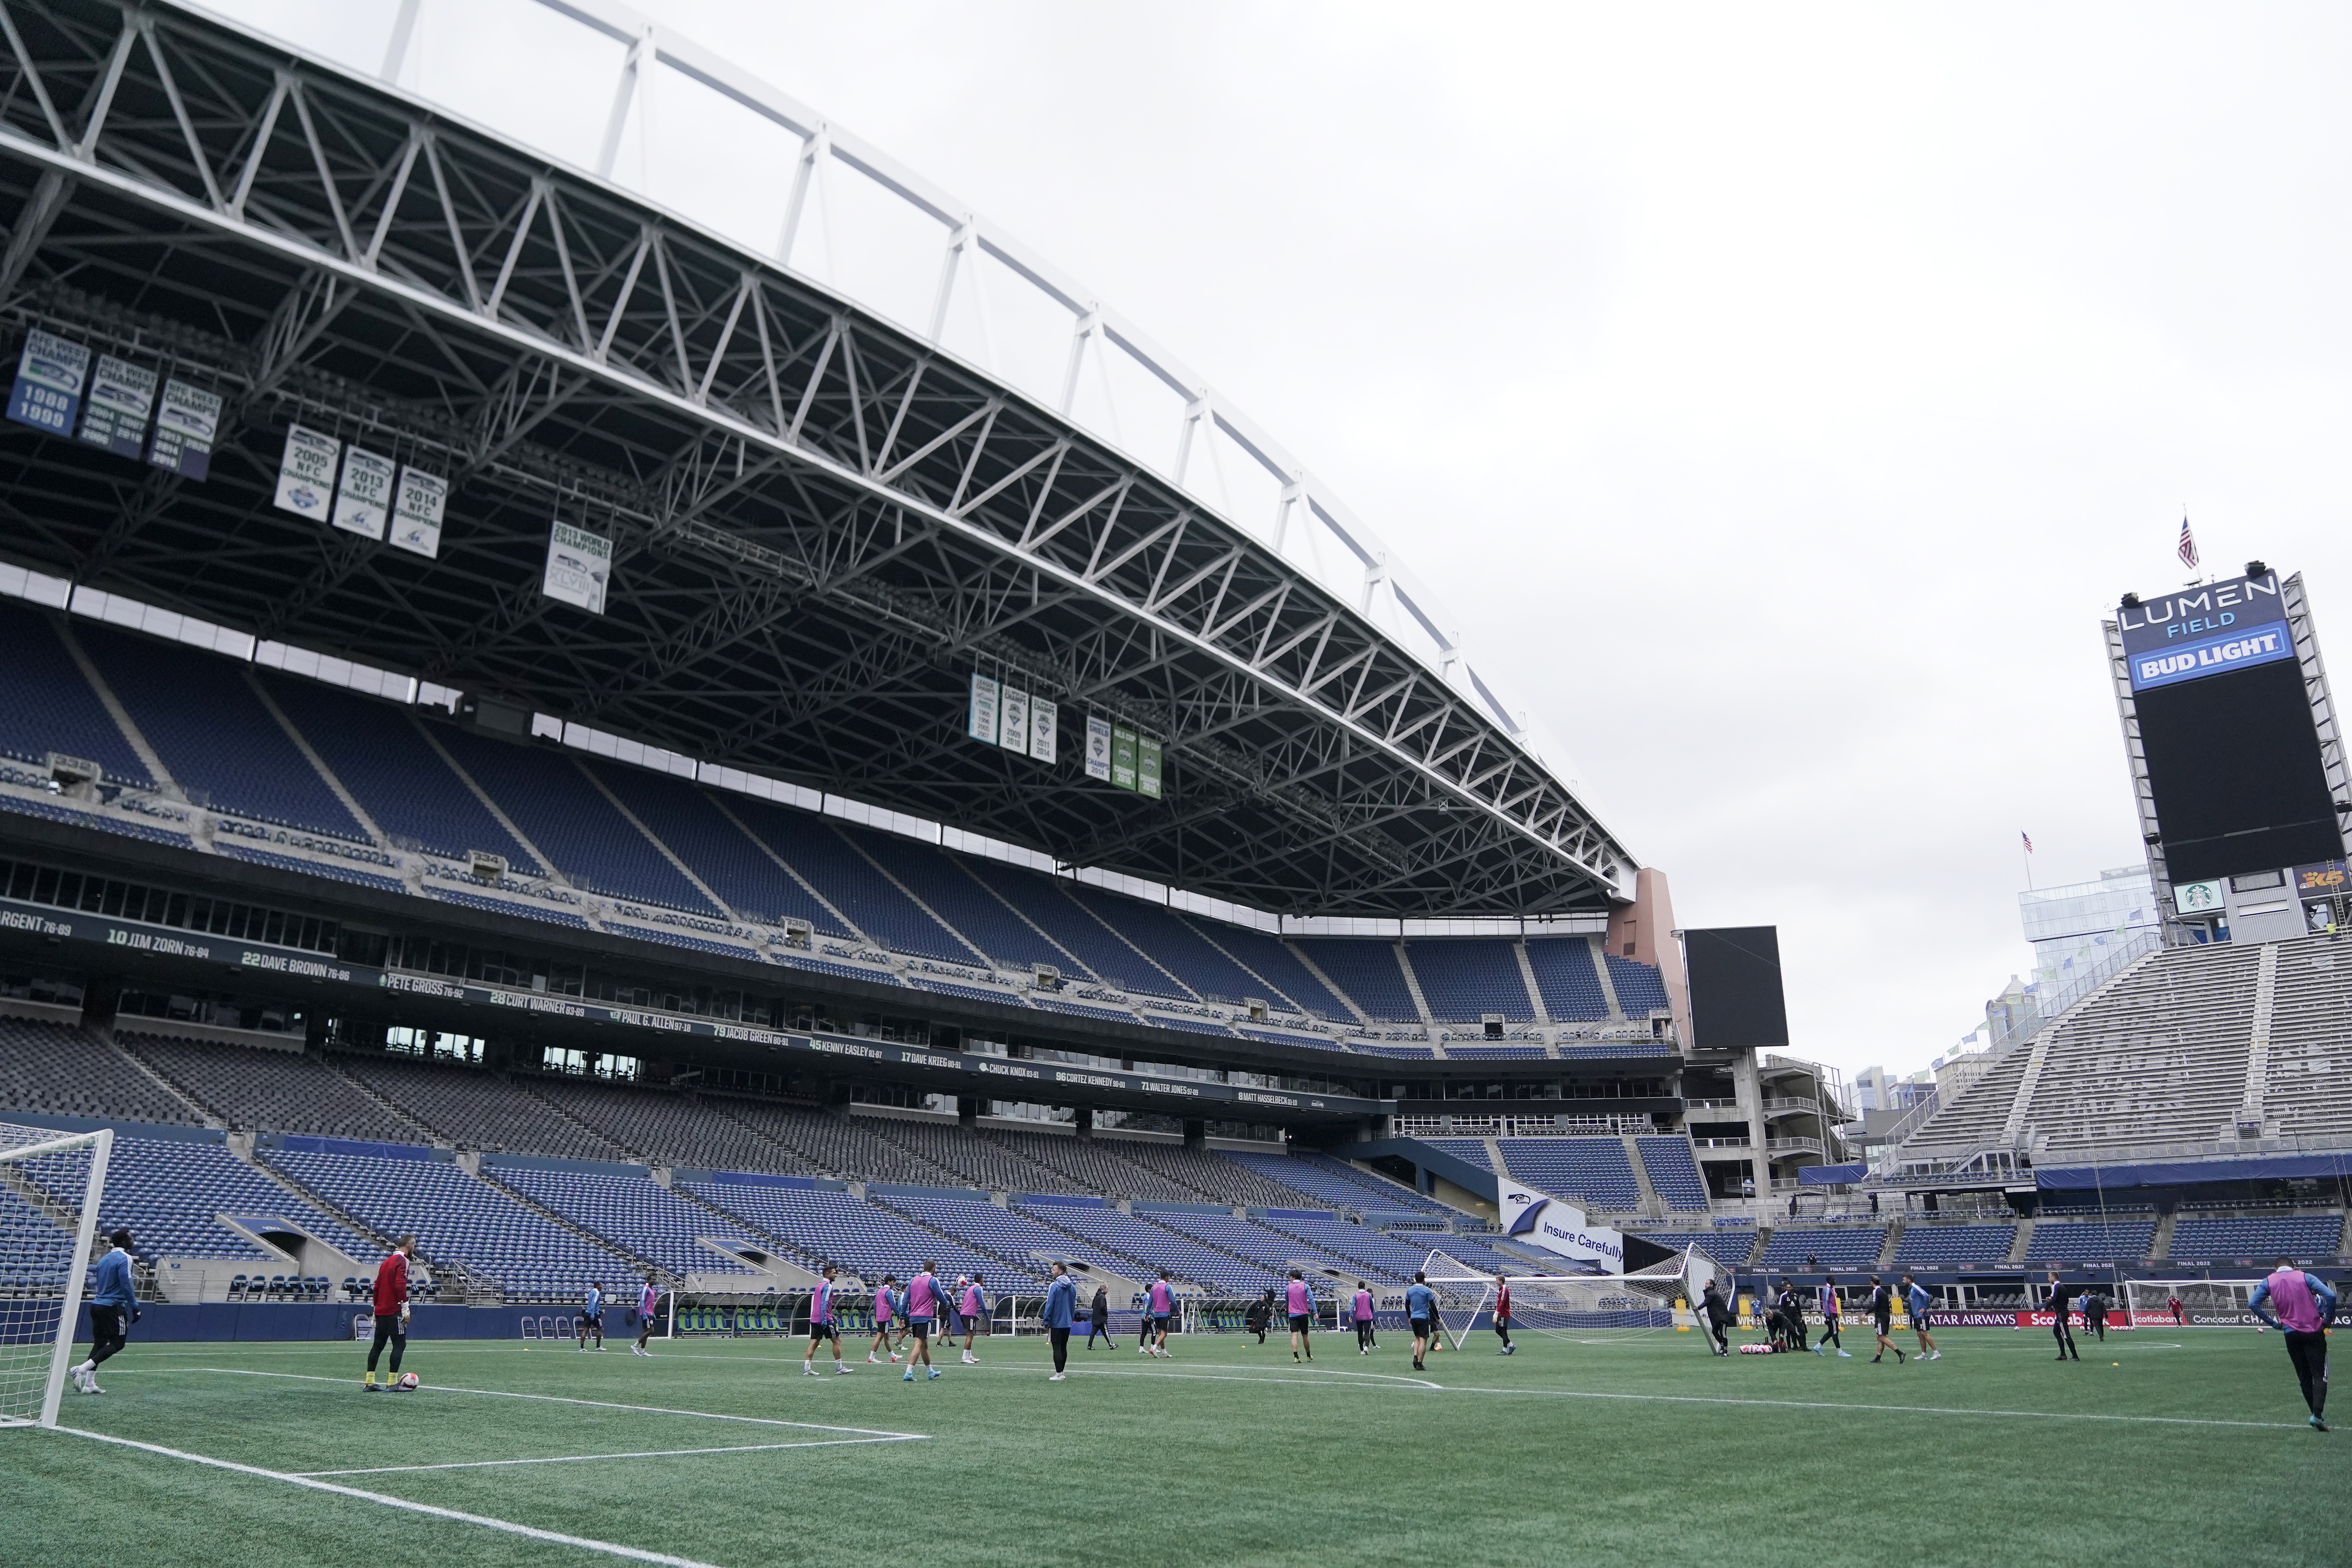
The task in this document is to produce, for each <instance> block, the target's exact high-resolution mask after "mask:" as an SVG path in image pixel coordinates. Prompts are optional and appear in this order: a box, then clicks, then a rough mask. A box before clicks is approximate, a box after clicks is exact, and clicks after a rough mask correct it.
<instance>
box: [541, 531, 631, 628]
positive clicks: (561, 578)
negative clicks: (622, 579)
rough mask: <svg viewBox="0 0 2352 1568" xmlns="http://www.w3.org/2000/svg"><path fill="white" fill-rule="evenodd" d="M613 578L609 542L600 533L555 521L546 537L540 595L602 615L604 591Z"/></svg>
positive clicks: (593, 614) (610, 544) (611, 550)
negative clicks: (545, 568) (545, 567)
mask: <svg viewBox="0 0 2352 1568" xmlns="http://www.w3.org/2000/svg"><path fill="white" fill-rule="evenodd" d="M612 577H613V542H612V541H611V540H609V539H607V538H605V537H604V535H603V534H601V533H591V532H589V531H587V530H586V529H584V528H574V527H572V525H571V524H570V523H568V522H559V523H557V524H555V526H554V527H553V528H551V530H549V531H548V535H547V574H546V575H545V576H544V577H542V578H541V579H540V585H539V586H540V592H541V593H542V594H545V595H547V596H548V597H549V598H551V599H561V600H562V601H563V603H565V604H567V605H579V606H580V607H581V608H582V609H583V610H585V611H587V612H588V613H589V614H590V615H592V616H601V615H603V614H604V589H605V587H606V585H607V584H609V583H610V582H611V581H612Z"/></svg>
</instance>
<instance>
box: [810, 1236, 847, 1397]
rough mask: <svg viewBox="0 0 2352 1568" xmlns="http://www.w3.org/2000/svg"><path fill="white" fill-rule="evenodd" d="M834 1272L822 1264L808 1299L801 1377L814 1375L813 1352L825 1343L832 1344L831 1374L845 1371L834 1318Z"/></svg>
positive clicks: (814, 1361)
mask: <svg viewBox="0 0 2352 1568" xmlns="http://www.w3.org/2000/svg"><path fill="white" fill-rule="evenodd" d="M836 1272H837V1270H836V1269H835V1268H834V1266H833V1265H832V1264H830V1263H828V1264H826V1265H825V1266H824V1278H822V1279H819V1280H818V1281H817V1282H816V1289H815V1290H814V1292H812V1293H811V1294H810V1296H809V1342H808V1349H807V1350H806V1351H804V1352H802V1354H801V1375H802V1376H803V1377H814V1376H815V1375H816V1348H817V1346H819V1345H821V1344H823V1343H824V1342H826V1341H827V1340H830V1341H832V1342H833V1370H834V1371H835V1372H838V1373H846V1372H848V1371H849V1366H848V1364H847V1363H845V1362H844V1361H843V1360H842V1359H841V1324H840V1323H839V1322H838V1321H836V1320H835V1315H834V1308H833V1286H834V1275H835V1273H836Z"/></svg>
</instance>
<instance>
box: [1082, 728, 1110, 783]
mask: <svg viewBox="0 0 2352 1568" xmlns="http://www.w3.org/2000/svg"><path fill="white" fill-rule="evenodd" d="M1087 777H1088V778H1090V779H1100V780H1102V782H1103V783H1105V784H1108V783H1110V721H1109V720H1108V719H1097V718H1096V717H1094V716H1093V715H1092V714H1088V715H1087Z"/></svg>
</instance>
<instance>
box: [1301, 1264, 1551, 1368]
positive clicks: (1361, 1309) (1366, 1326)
mask: <svg viewBox="0 0 2352 1568" xmlns="http://www.w3.org/2000/svg"><path fill="white" fill-rule="evenodd" d="M1372 1321H1373V1314H1372V1292H1371V1289H1370V1287H1369V1286H1367V1285H1366V1284H1365V1283H1364V1282H1363V1281H1362V1280H1360V1279H1359V1280H1357V1281H1356V1353H1357V1354H1358V1355H1370V1354H1371V1353H1372V1352H1373V1351H1375V1350H1377V1349H1379V1348H1380V1347H1379V1346H1378V1344H1377V1343H1375V1342H1374V1341H1373V1339H1372ZM1258 1338H1259V1340H1260V1342H1264V1340H1265V1335H1264V1334H1260V1335H1259V1336H1258ZM1506 1343H1507V1341H1506Z"/></svg>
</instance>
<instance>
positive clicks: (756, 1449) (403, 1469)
mask: <svg viewBox="0 0 2352 1568" xmlns="http://www.w3.org/2000/svg"><path fill="white" fill-rule="evenodd" d="M916 1440H917V1439H915V1438H912V1437H814V1438H811V1439H810V1440H809V1441H807V1442H805V1443H738V1444H736V1445H734V1446H733V1447H726V1448H644V1449H640V1450H638V1451H637V1452H635V1453H633V1454H559V1455H556V1456H554V1457H552V1458H540V1459H459V1460H456V1461H454V1462H452V1463H449V1464H443V1465H378V1466H375V1467H374V1468H371V1469H364V1470H296V1471H294V1472H292V1473H293V1474H295V1475H298V1476H301V1477H304V1478H305V1479H308V1478H310V1477H314V1476H399V1475H406V1474H407V1473H408V1472H410V1471H412V1470H489V1469H496V1468H499V1467H500V1466H502V1465H584V1464H586V1463H587V1462H588V1461H589V1460H591V1459H683V1458H693V1457H694V1456H696V1455H700V1454H767V1453H772V1452H774V1451H775V1450H777V1449H779V1448H854V1447H856V1446H857V1445H859V1444H860V1443H911V1442H914V1441H916Z"/></svg>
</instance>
